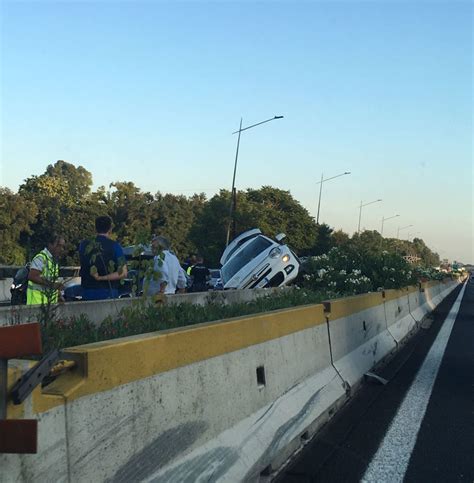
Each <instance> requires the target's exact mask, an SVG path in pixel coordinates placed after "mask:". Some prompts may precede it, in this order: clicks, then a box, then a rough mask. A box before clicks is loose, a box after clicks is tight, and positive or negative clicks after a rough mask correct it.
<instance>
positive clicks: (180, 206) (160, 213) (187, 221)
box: [151, 192, 206, 259]
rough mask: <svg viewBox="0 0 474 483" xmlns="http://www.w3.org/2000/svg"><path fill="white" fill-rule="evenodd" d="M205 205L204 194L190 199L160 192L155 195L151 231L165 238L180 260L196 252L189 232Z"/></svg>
mask: <svg viewBox="0 0 474 483" xmlns="http://www.w3.org/2000/svg"><path fill="white" fill-rule="evenodd" d="M205 203H206V197H205V195H204V194H200V195H198V194H195V195H193V196H192V197H190V198H187V197H186V196H183V195H172V194H165V195H162V194H161V193H160V192H158V193H156V195H155V201H154V203H153V206H152V213H151V224H152V231H153V233H156V234H160V235H163V236H165V237H167V238H168V239H169V240H170V241H171V244H172V246H173V248H174V249H175V250H176V253H177V255H178V256H179V257H180V258H181V259H184V258H185V257H186V256H187V255H190V254H191V253H195V252H196V251H197V247H196V244H195V243H194V242H193V241H192V239H191V238H190V232H191V229H192V227H193V225H194V223H195V220H196V218H197V217H198V216H199V215H200V213H201V212H202V209H203V207H204V204H205Z"/></svg>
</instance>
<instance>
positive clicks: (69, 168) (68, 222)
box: [0, 161, 439, 267]
mask: <svg viewBox="0 0 474 483" xmlns="http://www.w3.org/2000/svg"><path fill="white" fill-rule="evenodd" d="M91 186H92V175H91V173H89V172H88V171H87V170H86V169H85V168H83V167H82V166H79V167H75V166H74V165H73V164H71V163H68V162H66V161H57V162H56V163H55V164H53V165H49V166H48V167H47V168H46V170H45V172H44V173H43V174H41V175H39V176H31V177H30V178H28V179H26V180H25V182H24V184H23V185H22V186H20V189H19V192H18V194H14V193H12V192H11V191H9V190H7V189H5V188H1V190H2V191H1V193H0V194H1V195H2V196H1V198H2V199H1V201H0V203H1V204H0V208H1V213H0V228H1V230H0V242H1V247H2V250H1V253H0V262H2V263H8V264H16V263H19V264H22V263H24V261H25V260H27V259H29V258H31V256H32V255H33V254H34V253H37V252H38V251H39V250H41V249H42V248H44V246H45V245H46V241H45V240H46V237H47V235H48V234H49V233H50V232H51V231H56V232H59V233H61V234H62V235H63V236H64V237H65V240H66V254H65V259H64V260H62V261H61V262H62V263H63V264H66V265H76V264H78V262H79V257H78V252H77V247H78V244H79V242H80V241H81V240H82V239H85V238H89V237H92V236H94V234H95V228H94V220H95V218H96V217H97V216H99V215H104V214H108V215H110V216H111V217H112V220H113V223H114V237H115V238H116V239H117V240H118V241H119V242H120V244H121V245H123V246H126V245H131V244H137V243H142V244H144V245H148V244H149V243H150V239H151V236H152V234H159V235H163V236H166V237H167V238H168V239H169V240H170V241H171V243H172V244H173V248H174V250H175V252H176V253H177V255H178V257H179V258H180V259H181V260H184V259H185V258H186V257H187V256H188V255H190V254H193V253H197V252H200V253H201V254H202V255H203V256H204V258H205V260H206V264H207V265H208V266H216V267H217V266H218V265H219V260H220V257H221V255H222V252H223V250H224V248H225V242H226V233H227V227H228V224H229V208H230V201H231V199H230V192H229V191H226V190H221V191H220V192H219V194H217V195H215V196H213V197H212V198H211V199H210V200H206V198H205V196H204V194H194V195H193V196H191V197H185V196H182V195H179V196H177V195H172V194H162V193H160V192H159V191H158V192H157V193H156V194H155V195H152V194H151V193H149V192H143V191H141V190H140V188H138V187H137V186H135V185H134V184H133V183H132V182H115V183H112V184H111V185H110V186H109V189H108V190H107V189H106V188H104V187H103V186H102V187H100V188H98V189H97V191H95V192H91ZM236 198H237V202H236V210H235V231H236V235H238V234H240V233H242V232H244V231H246V230H249V229H251V228H260V229H261V230H262V232H263V233H264V234H265V235H268V236H270V237H274V236H275V235H276V234H278V233H280V232H284V233H285V234H286V235H287V239H286V242H287V243H288V245H289V246H290V247H291V248H292V249H293V250H294V251H295V252H296V253H297V254H298V255H300V256H314V255H322V254H324V253H328V252H329V251H330V250H331V248H333V247H338V248H343V249H351V250H355V251H356V252H357V253H358V254H359V255H360V256H363V257H368V258H369V259H372V258H373V257H377V256H378V257H380V256H381V254H382V252H383V251H387V252H389V253H396V254H398V255H400V256H404V255H415V256H418V257H420V262H419V263H418V264H417V266H420V267H430V266H433V265H439V256H438V255H437V254H436V253H433V252H432V251H431V250H430V249H429V248H428V247H427V246H426V244H425V243H424V242H423V240H421V239H419V238H415V239H414V240H413V242H408V241H404V240H396V239H393V238H382V237H381V236H380V234H379V233H378V232H376V231H363V232H362V233H360V234H355V235H353V236H352V237H349V235H347V234H346V233H344V232H342V231H340V230H339V231H336V232H334V231H333V230H332V228H331V227H330V226H328V225H326V224H321V225H316V223H315V222H314V219H313V217H312V216H310V214H309V213H308V211H307V210H306V209H305V208H303V207H302V206H301V204H300V203H299V202H298V201H297V200H295V199H294V198H293V197H292V196H291V194H290V192H289V191H285V190H281V189H277V188H273V187H270V186H263V187H262V188H260V189H248V190H246V191H238V192H237V195H236ZM138 240H139V241H138Z"/></svg>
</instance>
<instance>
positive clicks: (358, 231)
mask: <svg viewBox="0 0 474 483" xmlns="http://www.w3.org/2000/svg"><path fill="white" fill-rule="evenodd" d="M361 217H362V200H361V201H360V208H359V226H358V227H357V233H360V219H361Z"/></svg>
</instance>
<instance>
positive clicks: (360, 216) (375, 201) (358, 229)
mask: <svg viewBox="0 0 474 483" xmlns="http://www.w3.org/2000/svg"><path fill="white" fill-rule="evenodd" d="M379 201H382V200H381V199H380V200H374V201H369V202H368V203H364V204H362V201H361V202H360V207H359V225H358V227H357V233H360V220H361V218H362V208H363V207H364V206H368V205H372V204H374V203H378V202H379Z"/></svg>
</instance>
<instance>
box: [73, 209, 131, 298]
mask: <svg viewBox="0 0 474 483" xmlns="http://www.w3.org/2000/svg"><path fill="white" fill-rule="evenodd" d="M95 229H96V232H97V235H96V237H95V239H93V240H83V241H82V242H81V243H80V245H79V256H80V260H81V286H82V298H83V300H102V299H113V298H117V297H118V295H119V293H118V288H119V284H120V280H122V279H124V278H126V276H127V265H126V263H125V257H124V254H123V250H122V247H121V246H120V244H119V243H118V242H116V241H114V240H112V239H111V238H110V235H111V234H112V219H111V218H110V216H98V217H97V218H96V220H95Z"/></svg>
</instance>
